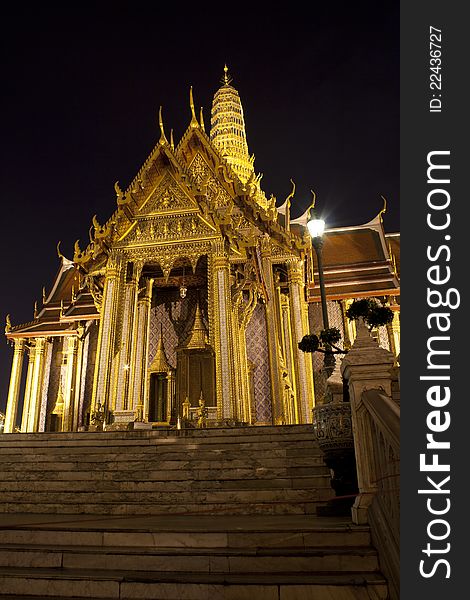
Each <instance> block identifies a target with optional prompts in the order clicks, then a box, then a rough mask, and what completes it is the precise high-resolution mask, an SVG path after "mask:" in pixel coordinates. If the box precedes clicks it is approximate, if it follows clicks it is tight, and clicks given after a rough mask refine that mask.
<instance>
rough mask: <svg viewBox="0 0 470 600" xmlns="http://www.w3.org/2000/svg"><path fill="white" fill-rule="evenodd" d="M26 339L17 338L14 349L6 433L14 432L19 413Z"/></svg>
mask: <svg viewBox="0 0 470 600" xmlns="http://www.w3.org/2000/svg"><path fill="white" fill-rule="evenodd" d="M24 346H25V343H24V339H22V338H16V339H15V349H14V351H13V361H12V364H11V376H10V387H9V389H8V400H7V408H6V414H5V425H4V429H3V431H4V432H5V433H14V432H15V426H16V416H17V413H18V398H19V395H20V386H21V371H22V368H23V358H24Z"/></svg>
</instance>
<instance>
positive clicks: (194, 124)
mask: <svg viewBox="0 0 470 600" xmlns="http://www.w3.org/2000/svg"><path fill="white" fill-rule="evenodd" d="M189 106H190V107H191V127H192V128H193V129H196V128H198V127H199V123H198V122H197V119H196V113H195V111H194V99H193V86H190V88H189Z"/></svg>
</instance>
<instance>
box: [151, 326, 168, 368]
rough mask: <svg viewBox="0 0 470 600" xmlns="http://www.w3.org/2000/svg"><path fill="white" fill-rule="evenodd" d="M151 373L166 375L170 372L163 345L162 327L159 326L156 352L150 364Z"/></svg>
mask: <svg viewBox="0 0 470 600" xmlns="http://www.w3.org/2000/svg"><path fill="white" fill-rule="evenodd" d="M149 370H150V371H151V372H152V373H167V372H168V371H171V366H170V364H169V362H168V359H167V357H166V354H165V347H164V345H163V327H162V326H161V324H160V337H159V338H158V344H157V350H156V352H155V357H154V359H153V360H152V364H151V365H150V369H149Z"/></svg>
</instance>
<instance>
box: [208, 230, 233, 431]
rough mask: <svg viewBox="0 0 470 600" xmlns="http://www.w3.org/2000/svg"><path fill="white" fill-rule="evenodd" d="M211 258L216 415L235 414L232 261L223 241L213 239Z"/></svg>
mask: <svg viewBox="0 0 470 600" xmlns="http://www.w3.org/2000/svg"><path fill="white" fill-rule="evenodd" d="M209 258H210V261H209V276H210V281H211V292H212V293H211V301H210V303H209V307H210V310H211V312H212V318H211V319H210V321H211V323H212V327H211V332H210V334H211V342H212V346H213V348H214V350H215V381H216V399H217V419H219V420H221V419H233V418H236V409H235V406H234V404H235V403H234V390H233V385H234V383H235V373H234V366H233V338H232V328H231V326H230V325H231V312H232V311H231V297H230V287H229V285H230V278H229V275H230V264H229V260H228V257H227V255H226V253H225V250H224V244H223V241H220V240H218V241H216V242H213V243H212V253H211V255H210V257H209Z"/></svg>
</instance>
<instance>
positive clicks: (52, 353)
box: [4, 67, 399, 433]
mask: <svg viewBox="0 0 470 600" xmlns="http://www.w3.org/2000/svg"><path fill="white" fill-rule="evenodd" d="M189 104H190V110H191V118H190V123H189V126H188V128H187V130H186V132H185V133H184V135H183V137H182V138H181V140H180V142H179V143H178V144H177V145H176V146H175V144H174V142H173V135H171V136H170V141H168V139H167V136H166V133H165V129H164V124H163V118H162V111H161V109H160V119H159V120H160V139H159V140H158V142H157V144H156V146H155V148H154V149H153V151H152V152H151V154H150V156H149V157H148V159H147V160H146V161H145V163H144V164H143V165H142V167H141V168H140V170H139V172H138V173H137V175H136V176H135V178H134V180H133V181H132V182H131V184H130V185H129V186H128V188H127V189H125V190H123V189H121V187H120V186H119V183H116V184H115V191H116V210H115V211H114V213H113V214H112V215H111V216H110V218H109V219H108V221H107V222H106V223H103V224H100V223H99V222H98V220H97V218H96V217H93V220H92V225H91V227H90V240H89V243H88V244H87V245H86V247H83V248H82V247H81V246H80V245H79V243H78V242H77V243H76V244H75V252H74V256H73V259H72V260H69V259H67V258H65V256H63V255H62V254H61V253H60V250H59V248H58V254H59V258H60V267H59V270H58V273H57V276H56V278H55V281H54V282H53V285H52V286H51V288H50V290H49V291H48V292H44V294H43V302H42V306H40V307H38V308H37V309H36V310H35V314H34V319H33V320H32V321H30V322H28V323H25V324H21V325H12V323H11V322H10V319H9V318H8V319H7V326H6V330H5V331H6V336H7V338H8V339H9V340H10V341H11V342H12V344H13V345H14V353H13V363H12V372H11V379H10V388H9V395H8V401H7V409H6V414H5V424H4V431H5V432H7V433H8V432H13V431H15V428H16V427H17V426H18V427H19V429H20V430H21V431H22V432H36V431H81V430H86V429H103V428H104V429H126V428H130V427H134V428H139V427H146V426H148V427H150V426H154V427H158V426H161V427H165V426H166V427H174V426H178V424H179V423H180V422H181V420H183V421H186V424H187V425H191V424H194V426H196V424H197V422H198V415H199V411H200V406H201V399H203V402H204V404H203V406H204V410H206V412H205V414H206V415H207V418H205V421H204V423H205V425H207V426H221V425H225V426H226V425H236V424H246V425H266V424H275V425H281V424H300V423H308V422H311V420H312V408H313V405H314V389H313V388H314V383H313V381H314V377H313V370H314V365H315V360H313V361H312V356H311V355H308V354H304V353H303V352H301V351H300V350H299V349H298V347H297V344H298V342H299V341H300V340H301V339H302V337H303V336H304V335H305V334H306V333H309V332H310V330H311V329H312V327H314V326H315V323H316V322H318V315H319V313H318V310H317V309H318V301H319V298H318V294H317V293H316V287H315V285H314V284H313V283H311V282H312V281H313V280H314V274H315V263H314V260H313V255H312V246H311V240H310V238H309V236H308V234H307V232H306V230H305V227H304V225H305V220H306V216H305V215H303V216H302V217H300V218H298V219H295V220H291V219H290V204H291V199H292V196H293V194H291V195H290V196H289V198H288V199H287V200H286V202H284V204H283V205H282V206H281V207H279V208H276V205H275V198H274V197H271V198H269V199H268V198H267V197H266V195H265V193H264V192H263V190H262V189H261V184H260V182H261V175H259V174H256V172H255V168H254V157H253V156H250V154H249V151H248V144H247V139H246V132H245V123H244V115H243V108H242V104H241V101H240V97H239V94H238V91H237V90H236V89H235V88H234V87H233V85H232V80H231V78H230V76H229V74H228V70H227V68H226V67H225V69H224V76H223V80H222V85H221V87H220V88H219V89H218V90H217V91H216V93H215V95H214V99H213V104H212V111H211V129H210V132H209V133H206V131H205V125H204V120H203V115H202V111H201V113H200V118H199V120H198V118H197V116H196V110H195V106H194V100H193V93H192V89H191V91H190V103H189ZM393 244H395V245H396V246H397V248H395V247H394V246H393ZM397 244H398V241H397V240H396V239H395V238H393V236H392V237H391V238H390V237H387V236H386V235H385V233H384V230H383V224H382V219H381V215H379V216H378V217H377V218H376V220H374V221H373V222H371V223H369V224H366V225H364V226H360V227H356V228H342V229H338V230H330V231H329V232H327V236H326V242H325V268H326V270H325V275H326V283H327V291H328V294H329V295H328V297H329V308H330V309H331V311H332V315H333V316H334V315H336V319H337V321H338V323H335V325H336V324H338V326H339V327H340V329H341V330H342V331H343V333H344V334H345V341H346V342H347V341H348V340H349V337H348V336H349V334H351V335H353V332H352V331H350V328H349V326H348V325H347V324H346V321H345V318H344V314H345V310H346V307H347V302H348V301H349V299H351V298H354V297H358V296H361V297H362V296H365V295H374V296H380V297H385V298H387V299H388V300H389V301H390V303H391V304H392V305H394V306H395V307H396V309H398V305H397V304H396V302H395V301H394V298H395V297H396V296H398V294H399V284H398V278H397V271H396V262H394V261H395V259H394V256H395V254H397V252H398V245H397ZM392 246H393V248H394V249H393V250H392ZM351 248H352V249H353V250H354V252H355V254H353V255H351ZM361 253H362V254H361ZM335 261H336V262H335ZM361 278H362V279H361ZM362 280H363V285H362V284H361V283H360V282H361V281H362ZM317 313H318V314H317ZM397 327H398V325H397V322H395V324H394V325H393V327H392V326H390V328H389V329H388V331H385V333H383V336H385V338H387V339H386V340H385V338H384V340H385V343H387V344H388V347H390V349H392V350H395V352H396V353H398V351H399V349H398V344H399V337H398V335H399V334H398V329H397ZM387 340H388V341H387ZM25 357H26V360H25ZM26 362H27V366H26V376H25V377H24V376H23V375H22V372H23V366H24V365H23V363H26ZM21 407H22V411H21V412H22V414H21V418H20V415H19V414H18V413H19V412H20V409H21ZM17 420H18V423H17Z"/></svg>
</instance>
